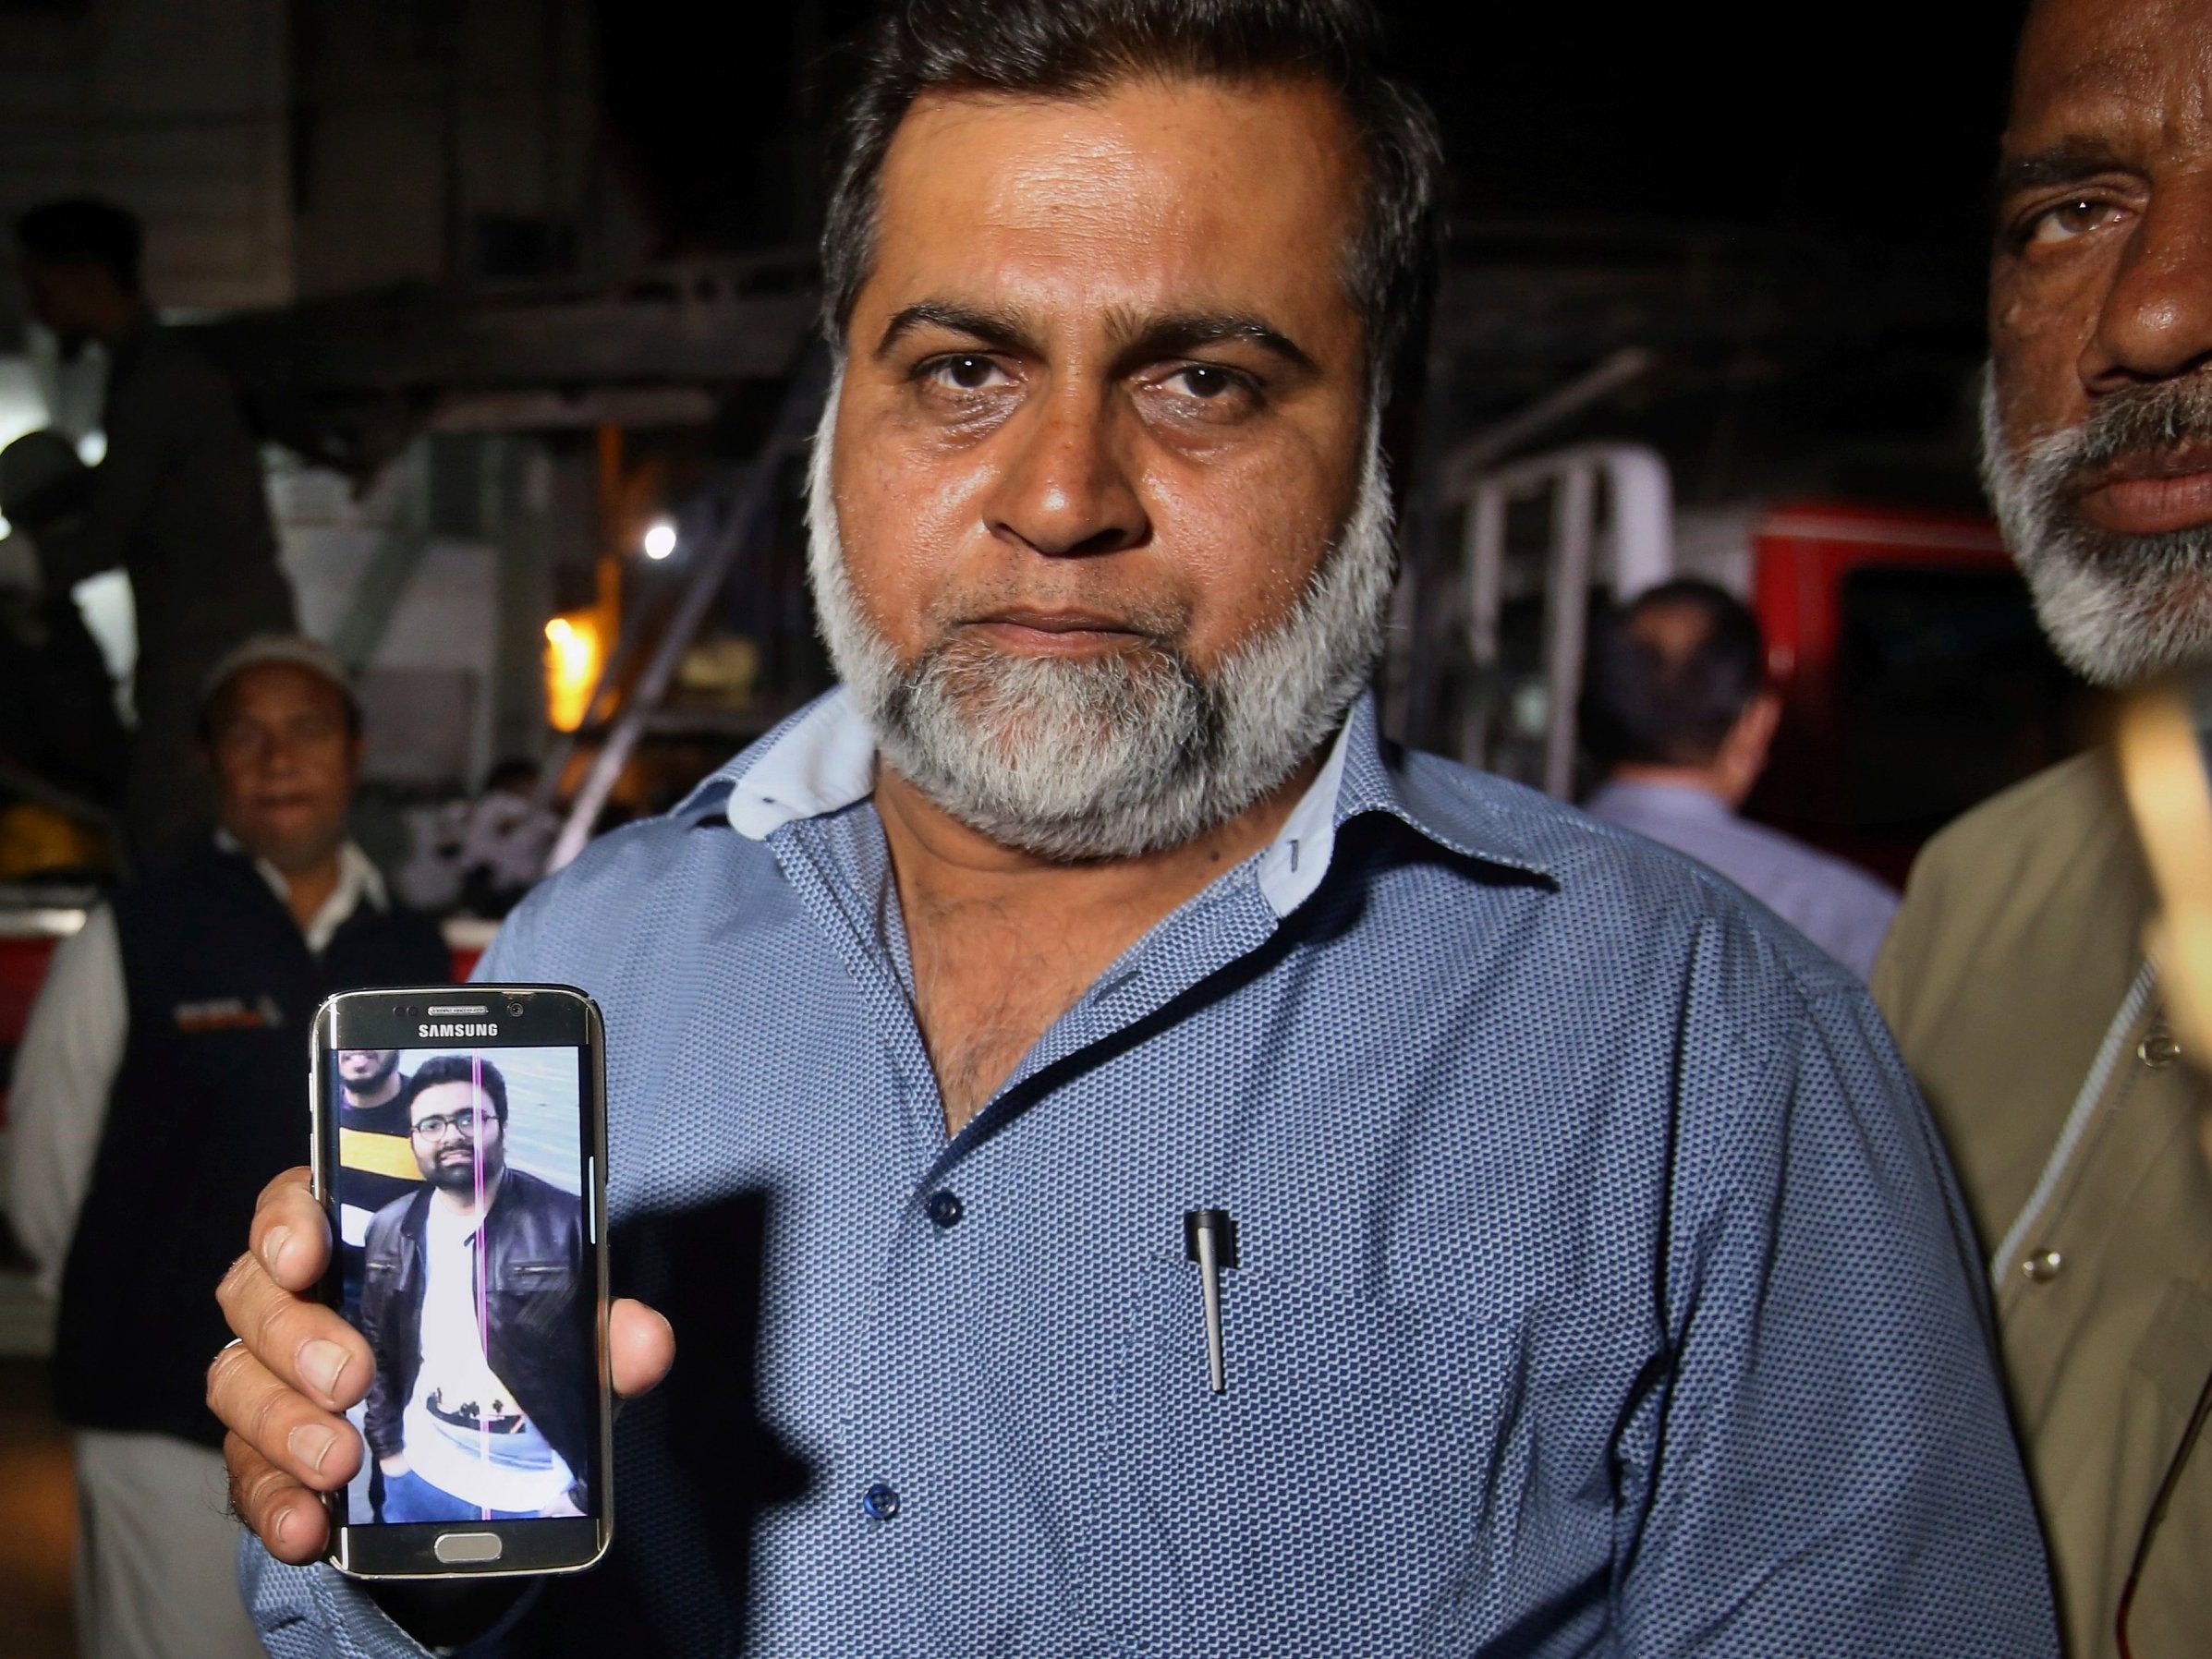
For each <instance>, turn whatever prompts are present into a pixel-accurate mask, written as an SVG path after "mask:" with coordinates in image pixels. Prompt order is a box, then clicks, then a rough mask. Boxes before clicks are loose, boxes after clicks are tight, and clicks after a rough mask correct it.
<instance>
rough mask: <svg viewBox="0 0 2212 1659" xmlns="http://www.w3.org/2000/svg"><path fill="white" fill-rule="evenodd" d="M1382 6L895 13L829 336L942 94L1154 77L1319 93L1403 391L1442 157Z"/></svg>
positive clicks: (1356, 243)
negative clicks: (908, 122) (917, 108)
mask: <svg viewBox="0 0 2212 1659" xmlns="http://www.w3.org/2000/svg"><path fill="white" fill-rule="evenodd" d="M1380 33H1381V28H1380V22H1379V18H1378V17H1377V15H1376V12H1375V8H1374V6H1372V5H1371V4H1370V3H1369V0H889V3H888V4H887V5H885V6H884V7H883V10H882V11H881V14H880V15H879V16H878V18H877V19H876V22H875V24H874V27H873V29H872V30H870V32H869V35H868V36H867V38H866V40H865V42H864V44H863V47H862V51H861V66H860V69H861V73H860V83H859V87H858V90H857V91H856V92H855V93H854V95H853V97H852V100H851V101H850V103H847V105H846V106H845V113H844V118H843V121H842V123H841V127H840V130H839V134H838V141H837V146H836V152H835V175H834V178H833V183H832V186H831V191H830V203H829V211H828V214H827V218H826V222H825V224H824V225H823V228H822V274H823V300H822V327H823V332H824V333H826V334H827V335H828V336H829V338H830V341H831V343H832V344H833V345H840V344H842V343H843V341H844V338H845V328H846V325H847V324H848V323H849V322H850V321H851V319H852V311H853V303H854V300H855V299H856V298H857V296H858V295H859V292H860V289H861V286H862V285H863V284H864V283H866V281H867V279H868V272H869V267H870V264H871V262H872V260H873V258H874V243H875V222H876V215H877V187H878V184H879V182H880V180H881V177H882V172H883V158H884V157H885V156H886V155H887V154H888V153H889V152H890V150H891V140H892V137H893V134H894V133H896V132H897V130H898V126H899V123H900V122H901V121H902V120H903V119H905V115H906V111H907V110H908V108H909V107H911V106H912V104H913V103H914V101H915V100H916V99H917V98H919V97H920V96H922V95H923V94H924V93H926V92H936V91H942V92H953V93H959V92H980V93H1002V94H1010V95H1015V96H1043V97H1066V98H1085V97H1090V96H1093V95H1095V94H1097V93H1099V92H1100V91H1104V90H1106V89H1107V88H1109V87H1112V86H1113V85H1115V84H1117V83H1120V82H1124V81H1126V80H1129V79H1136V78H1138V77H1142V76H1146V75H1157V76H1169V77H1178V78H1189V79H1212V80H1229V81H1254V80H1263V79H1307V80H1318V81H1320V82H1321V83H1323V84H1324V85H1326V86H1328V87H1329V88H1330V89H1331V91H1334V92H1335V93H1336V95H1337V97H1338V98H1339V99H1340V100H1341V101H1342V103H1343V108H1344V113H1345V115H1347V116H1348V117H1349V118H1350V120H1351V123H1352V126H1353V128H1354V130H1355V132H1356V134H1357V135H1358V139H1359V147H1360V152H1361V154H1362V156H1363V157H1364V158H1365V161H1366V163H1367V168H1366V170H1367V178H1366V185H1365V189H1364V200H1363V211H1362V213H1361V222H1360V225H1359V229H1358V230H1357V232H1356V233H1355V236H1354V237H1353V243H1352V246H1351V247H1350V248H1347V249H1346V250H1345V256H1346V257H1345V261H1344V285H1345V288H1346V290H1347V291H1348V293H1349V294H1350V296H1351V298H1352V303H1353V305H1354V307H1355V309H1357V310H1358V312H1359V315H1360V321H1362V323H1363V324H1364V325H1365V328H1366V333H1367V352H1368V357H1369V364H1368V368H1369V376H1370V380H1371V381H1372V383H1373V384H1374V386H1375V388H1376V389H1377V391H1378V392H1380V391H1382V390H1383V389H1384V388H1386V387H1387V385H1388V383H1389V380H1390V375H1391V372H1392V369H1393V368H1394V367H1395V366H1396V360H1397V357H1398V354H1399V352H1400V350H1401V349H1402V348H1403V347H1404V345H1406V344H1407V343H1408V340H1409V336H1410V334H1411V332H1412V329H1413V325H1414V323H1415V321H1416V320H1417V319H1418V318H1419V316H1420V315H1421V313H1422V311H1423V309H1424V307H1425V305H1426V302H1427V299H1428V292H1429V288H1430V285H1431V281H1432V278H1433V273H1434V269H1435V228H1434V222H1435V195H1436V176H1437V173H1438V170H1439V167H1440V160H1441V147H1440V144H1439V142H1438V139H1437V130H1436V122H1435V118H1434V117H1433V116H1432V115H1430V113H1429V111H1428V105H1427V104H1425V103H1423V102H1422V101H1421V99H1420V97H1419V96H1418V95H1417V94H1416V93H1415V92H1413V91H1410V90H1408V89H1407V88H1405V87H1404V86H1402V85H1400V84H1399V83H1398V82H1397V81H1395V80H1393V79H1391V78H1390V77H1389V76H1387V75H1385V74H1383V72H1382V70H1381V67H1380Z"/></svg>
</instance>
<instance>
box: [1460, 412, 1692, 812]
mask: <svg viewBox="0 0 2212 1659" xmlns="http://www.w3.org/2000/svg"><path fill="white" fill-rule="evenodd" d="M1531 500H1534V501H1539V502H1542V503H1544V504H1545V505H1546V506H1547V508H1548V509H1549V516H1550V538H1549V541H1548V543H1547V546H1546V549H1545V552H1544V557H1543V561H1542V563H1541V566H1540V577H1539V579H1538V583H1537V587H1538V589H1539V591H1540V592H1541V594H1542V596H1543V615H1544V621H1543V656H1542V671H1541V676H1540V679H1538V680H1537V681H1536V682H1534V683H1532V684H1529V685H1527V686H1525V687H1524V688H1523V692H1522V695H1523V696H1527V695H1530V694H1535V695H1540V696H1541V699H1542V703H1541V708H1540V710H1539V713H1540V719H1539V720H1529V721H1524V722H1523V723H1524V724H1525V725H1527V726H1531V727H1535V728H1537V730H1538V731H1540V733H1541V739H1540V741H1541V763H1540V768H1539V771H1538V775H1537V779H1536V780H1535V781H1537V783H1538V784H1539V785H1540V787H1541V788H1542V789H1543V790H1544V792H1545V793H1547V794H1550V795H1556V796H1560V797H1562V798H1563V797H1565V796H1566V795H1567V794H1569V793H1571V791H1572V789H1573V787H1574V739H1575V708H1576V704H1577V702H1578V701H1579V699H1580V696H1581V689H1582V674H1583V656H1584V647H1585V643H1586V637H1587V635H1588V632H1589V614H1590V591H1591V587H1592V586H1593V584H1594V583H1595V582H1596V581H1597V580H1598V577H1599V575H1600V574H1601V573H1600V570H1599V553H1600V551H1605V552H1606V553H1607V554H1608V555H1609V556H1608V558H1607V559H1606V561H1605V563H1606V566H1607V568H1606V569H1605V570H1604V571H1603V573H1602V574H1603V575H1604V576H1605V577H1606V578H1607V580H1608V581H1609V583H1610V587H1611V588H1612V590H1613V591H1614V592H1615V593H1619V594H1627V593H1634V592H1638V591H1641V590H1642V589H1643V588H1646V587H1650V586H1651V585H1652V584H1653V583H1655V582H1660V581H1664V580H1665V579H1666V577H1667V576H1668V575H1669V574H1670V573H1671V570H1672V568H1673V559H1674V530H1673V522H1674V495H1673V487H1672V484H1671V479H1670V478H1669V475H1668V471H1667V464H1666V462H1665V461H1664V460H1662V459H1661V458H1660V457H1659V454H1658V452H1657V451H1655V450H1651V449H1648V448H1646V447H1645V446H1643V445H1641V444H1633V443H1590V444H1578V445H1575V446H1574V447H1573V448H1569V449H1562V450H1557V451H1554V452H1552V453H1551V454H1540V455H1534V456H1531V457H1530V458H1528V459H1526V460H1525V461H1518V462H1515V463H1514V464H1513V465H1512V466H1505V467H1501V468H1498V469H1496V470H1493V471H1490V472H1486V473H1480V474H1477V476H1476V477H1475V478H1474V479H1473V480H1472V482H1471V484H1470V485H1469V487H1468V488H1467V490H1466V493H1465V528H1464V530H1463V539H1462V555H1463V557H1462V564H1461V573H1460V574H1461V580H1462V582H1463V584H1464V589H1463V591H1464V598H1465V630H1466V646H1467V652H1468V656H1469V658H1470V660H1471V661H1472V662H1473V665H1474V669H1475V672H1476V676H1477V684H1478V685H1482V686H1487V687H1489V689H1490V695H1478V696H1475V697H1473V698H1470V699H1469V701H1468V704H1467V707H1466V711H1465V724H1464V726H1463V728H1462V738H1461V755H1462V757H1463V758H1465V760H1467V761H1468V762H1469V763H1470V764H1473V765H1477V766H1490V765H1494V764H1495V762H1496V755H1495V750H1496V747H1497V743H1498V727H1499V723H1500V720H1501V714H1502V713H1503V712H1504V705H1505V702H1506V698H1505V697H1504V696H1501V695H1498V694H1499V693H1500V692H1501V691H1503V690H1504V684H1503V683H1504V680H1505V671H1506V664H1505V660H1504V655H1503V651H1502V641H1501V631H1500V621H1501V614H1502V612H1503V610H1504V605H1505V600H1506V597H1507V589H1508V575H1509V570H1508V567H1509V564H1510V563H1512V560H1513V550H1512V548H1511V546H1510V544H1509V539H1508V537H1507V509H1508V508H1509V507H1510V506H1511V505H1513V503H1516V502H1521V501H1531Z"/></svg>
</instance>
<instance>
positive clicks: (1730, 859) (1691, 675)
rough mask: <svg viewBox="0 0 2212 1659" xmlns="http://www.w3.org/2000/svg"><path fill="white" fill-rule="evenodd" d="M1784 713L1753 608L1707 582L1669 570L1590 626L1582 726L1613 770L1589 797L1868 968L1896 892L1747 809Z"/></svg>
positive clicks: (1596, 807) (1595, 810) (1843, 959)
mask: <svg viewBox="0 0 2212 1659" xmlns="http://www.w3.org/2000/svg"><path fill="white" fill-rule="evenodd" d="M1780 722H1781V697H1779V696H1776V695H1775V693H1774V692H1773V691H1772V690H1771V689H1770V688H1769V687H1768V684H1767V674H1766V651H1765V648H1763V646H1762V645H1761V642H1760V640H1759V624H1758V619H1757V618H1756V617H1755V616H1753V615H1752V614H1751V611H1750V609H1749V607H1747V606H1746V605H1745V604H1744V601H1743V600H1741V599H1737V598H1736V597H1735V596H1734V595H1733V594H1732V593H1729V592H1727V591H1726V590H1725V589H1723V588H1720V587H1715V586H1713V584H1712V583H1710V582H1699V581H1695V580H1692V579H1689V578H1686V577H1685V578H1683V579H1682V580H1679V581H1673V582H1667V583H1662V584H1661V585H1660V586H1659V587H1654V588H1652V589H1650V590H1649V591H1648V592H1646V593H1644V594H1643V595H1641V596H1640V597H1638V598H1637V599H1635V602H1634V603H1632V604H1631V605H1629V607H1628V608H1627V609H1626V610H1625V611H1624V612H1621V613H1620V614H1619V615H1617V616H1613V617H1609V618H1607V619H1606V621H1605V622H1604V623H1602V624H1600V625H1599V626H1598V629H1597V631H1596V633H1595V635H1594V636H1593V637H1592V639H1591V642H1590V668H1589V674H1588V677H1587V685H1586V691H1585V695H1584V707H1583V733H1584V736H1585V738H1586V741H1587V743H1588V745H1589V747H1590V750H1591V752H1592V753H1593V754H1595V755H1596V756H1597V757H1598V759H1599V760H1600V761H1601V762H1603V763H1605V765H1606V768H1607V771H1606V781H1605V782H1604V783H1602V784H1601V785H1599V786H1598V791H1597V793H1595V794H1593V795H1591V797H1590V798H1589V800H1588V801H1586V802H1585V803H1584V810H1586V812H1588V813H1590V814H1591V816H1593V817H1601V818H1603V819H1605V820H1606V821H1607V822H1608V823H1612V824H1618V825H1620V826H1621V827H1622V828H1623V829H1633V830H1635V832H1636V833H1637V834H1638V835H1646V836H1649V837H1650V838H1651V839H1652V840H1653V841H1656V842H1660V843H1662V844H1663V845H1666V846H1670V847H1672V848H1673V849H1674V850H1675V851H1676V852H1678V853H1687V854H1689V855H1690V856H1691V857H1692V858H1695V859H1696V860H1698V861H1699V862H1700V863H1702V864H1706V865H1709V866H1712V867H1713V868H1714V869H1716V870H1718V871H1720V874H1722V875H1723V876H1726V877H1727V878H1729V879H1730V880H1731V881H1732V882H1734V883H1735V884H1736V885H1737V886H1738V887H1740V888H1742V889H1743V890H1744V891H1745V892H1747V893H1749V894H1750V895H1751V896H1752V897H1753V898H1755V899H1756V900H1758V901H1759V902H1761V903H1763V904H1764V905H1766V906H1767V908H1768V909H1769V910H1771V911H1772V912H1774V914H1776V915H1778V916H1780V917H1781V919H1782V920H1783V921H1785V922H1788V923H1789V924H1790V925H1791V926H1793V927H1795V928H1796V929H1797V930H1798V931H1799V932H1800V933H1802V934H1804V935H1805V938H1809V939H1811V940H1812V941H1813V943H1815V944H1816V945H1818V946H1819V947H1820V948H1821V949H1822V950H1823V951H1827V952H1828V953H1829V955H1830V956H1832V957H1834V958H1835V959H1836V960H1837V961H1838V962H1840V963H1842V964H1843V965H1844V966H1845V967H1847V968H1849V969H1850V970H1851V971H1852V972H1853V973H1854V974H1856V975H1858V976H1859V977H1860V978H1861V979H1865V978H1866V976H1867V975H1869V974H1871V973H1873V972H1874V958H1875V954H1876V952H1877V951H1879V950H1880V949H1881V943H1882V936H1883V935H1884V934H1885V933H1887V932H1888V931H1889V928H1890V916H1891V915H1892V914H1895V913H1896V910H1897V895H1896V894H1895V893H1893V892H1891V891H1890V890H1889V889H1888V888H1887V887H1885V886H1884V885H1883V884H1882V883H1881V882H1879V881H1878V880H1876V879H1875V878H1873V877H1872V876H1869V875H1868V874H1866V871H1864V870H1862V869H1860V868H1859V867H1858V866H1856V865H1851V864H1845V863H1844V862H1843V861H1842V860H1841V859H1840V858H1831V857H1829V855H1828V854H1825V853H1819V852H1816V851H1815V850H1814V849H1813V848H1811V847H1808V846H1806V845H1805V843H1804V842H1798V841H1793V840H1791V839H1790V837H1788V836H1786V835H1784V834H1782V833H1781V831H1779V830H1775V829H1767V828H1766V827H1765V826H1763V825H1760V824H1754V823H1751V822H1748V821H1747V820H1745V819H1744V818H1743V817H1739V816H1738V814H1739V813H1741V812H1742V811H1743V807H1744V802H1745V801H1746V800H1748V799H1749V798H1750V796H1751V792H1752V789H1753V787H1754V786H1755V785H1756V783H1757V782H1758V781H1759V774H1760V773H1762V772H1764V771H1765V770H1766V769H1767V752H1768V748H1769V747H1770V746H1771V745H1772V744H1773V742H1774V729H1775V727H1776V726H1777V725H1778V724H1779V723H1780Z"/></svg>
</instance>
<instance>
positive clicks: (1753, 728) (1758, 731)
mask: <svg viewBox="0 0 2212 1659" xmlns="http://www.w3.org/2000/svg"><path fill="white" fill-rule="evenodd" d="M1781 708H1782V705H1781V694H1780V693H1778V692H1775V691H1773V690H1771V689H1769V690H1765V691H1761V692H1760V693H1758V695H1757V696H1754V697H1753V698H1752V699H1751V701H1750V702H1748V703H1746V704H1744V712H1743V713H1741V714H1739V715H1737V716H1736V723H1735V724H1734V725H1732V726H1731V727H1730V728H1729V729H1728V735H1727V736H1726V737H1724V738H1722V739H1721V740H1720V753H1719V754H1718V755H1716V756H1715V757H1713V773H1714V776H1715V779H1716V781H1718V782H1719V783H1720V790H1721V793H1722V794H1723V795H1724V796H1725V797H1726V799H1727V801H1728V804H1729V805H1731V806H1732V807H1740V806H1742V805H1744V802H1745V801H1747V800H1749V799H1750V798H1751V792H1752V790H1753V788H1754V787H1755V786H1756V784H1757V783H1758V781H1759V774H1760V773H1761V772H1763V771H1765V770H1766V769H1767V751H1768V749H1770V748H1772V747H1773V746H1774V732H1775V728H1776V727H1777V726H1779V725H1781Z"/></svg>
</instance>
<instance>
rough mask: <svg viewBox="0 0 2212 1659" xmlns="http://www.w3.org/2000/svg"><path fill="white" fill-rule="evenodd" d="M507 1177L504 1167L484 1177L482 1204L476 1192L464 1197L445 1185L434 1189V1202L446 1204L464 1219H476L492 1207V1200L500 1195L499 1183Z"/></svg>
mask: <svg viewBox="0 0 2212 1659" xmlns="http://www.w3.org/2000/svg"><path fill="white" fill-rule="evenodd" d="M506 1178H507V1172H506V1171H505V1170H504V1169H494V1170H492V1172H491V1173H490V1174H488V1175H486V1176H485V1177H484V1196H483V1202H481V1203H478V1202H477V1199H476V1195H475V1194H474V1193H470V1194H469V1195H468V1197H466V1198H464V1197H462V1196H461V1195H460V1194H459V1193H455V1192H453V1191H451V1190H450V1189H448V1188H445V1187H437V1188H433V1189H432V1193H433V1202H435V1203H438V1204H442V1205H444V1206H445V1207H446V1208H447V1209H449V1210H451V1211H453V1212H454V1213H455V1214H456V1215H457V1216H459V1217H461V1218H462V1219H463V1220H464V1221H474V1220H477V1219H479V1218H480V1217H482V1215H483V1213H484V1212H485V1211H486V1210H488V1209H490V1208H491V1207H492V1200H493V1199H494V1198H497V1197H498V1196H499V1184H500V1182H502V1181H504V1180H506Z"/></svg>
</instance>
